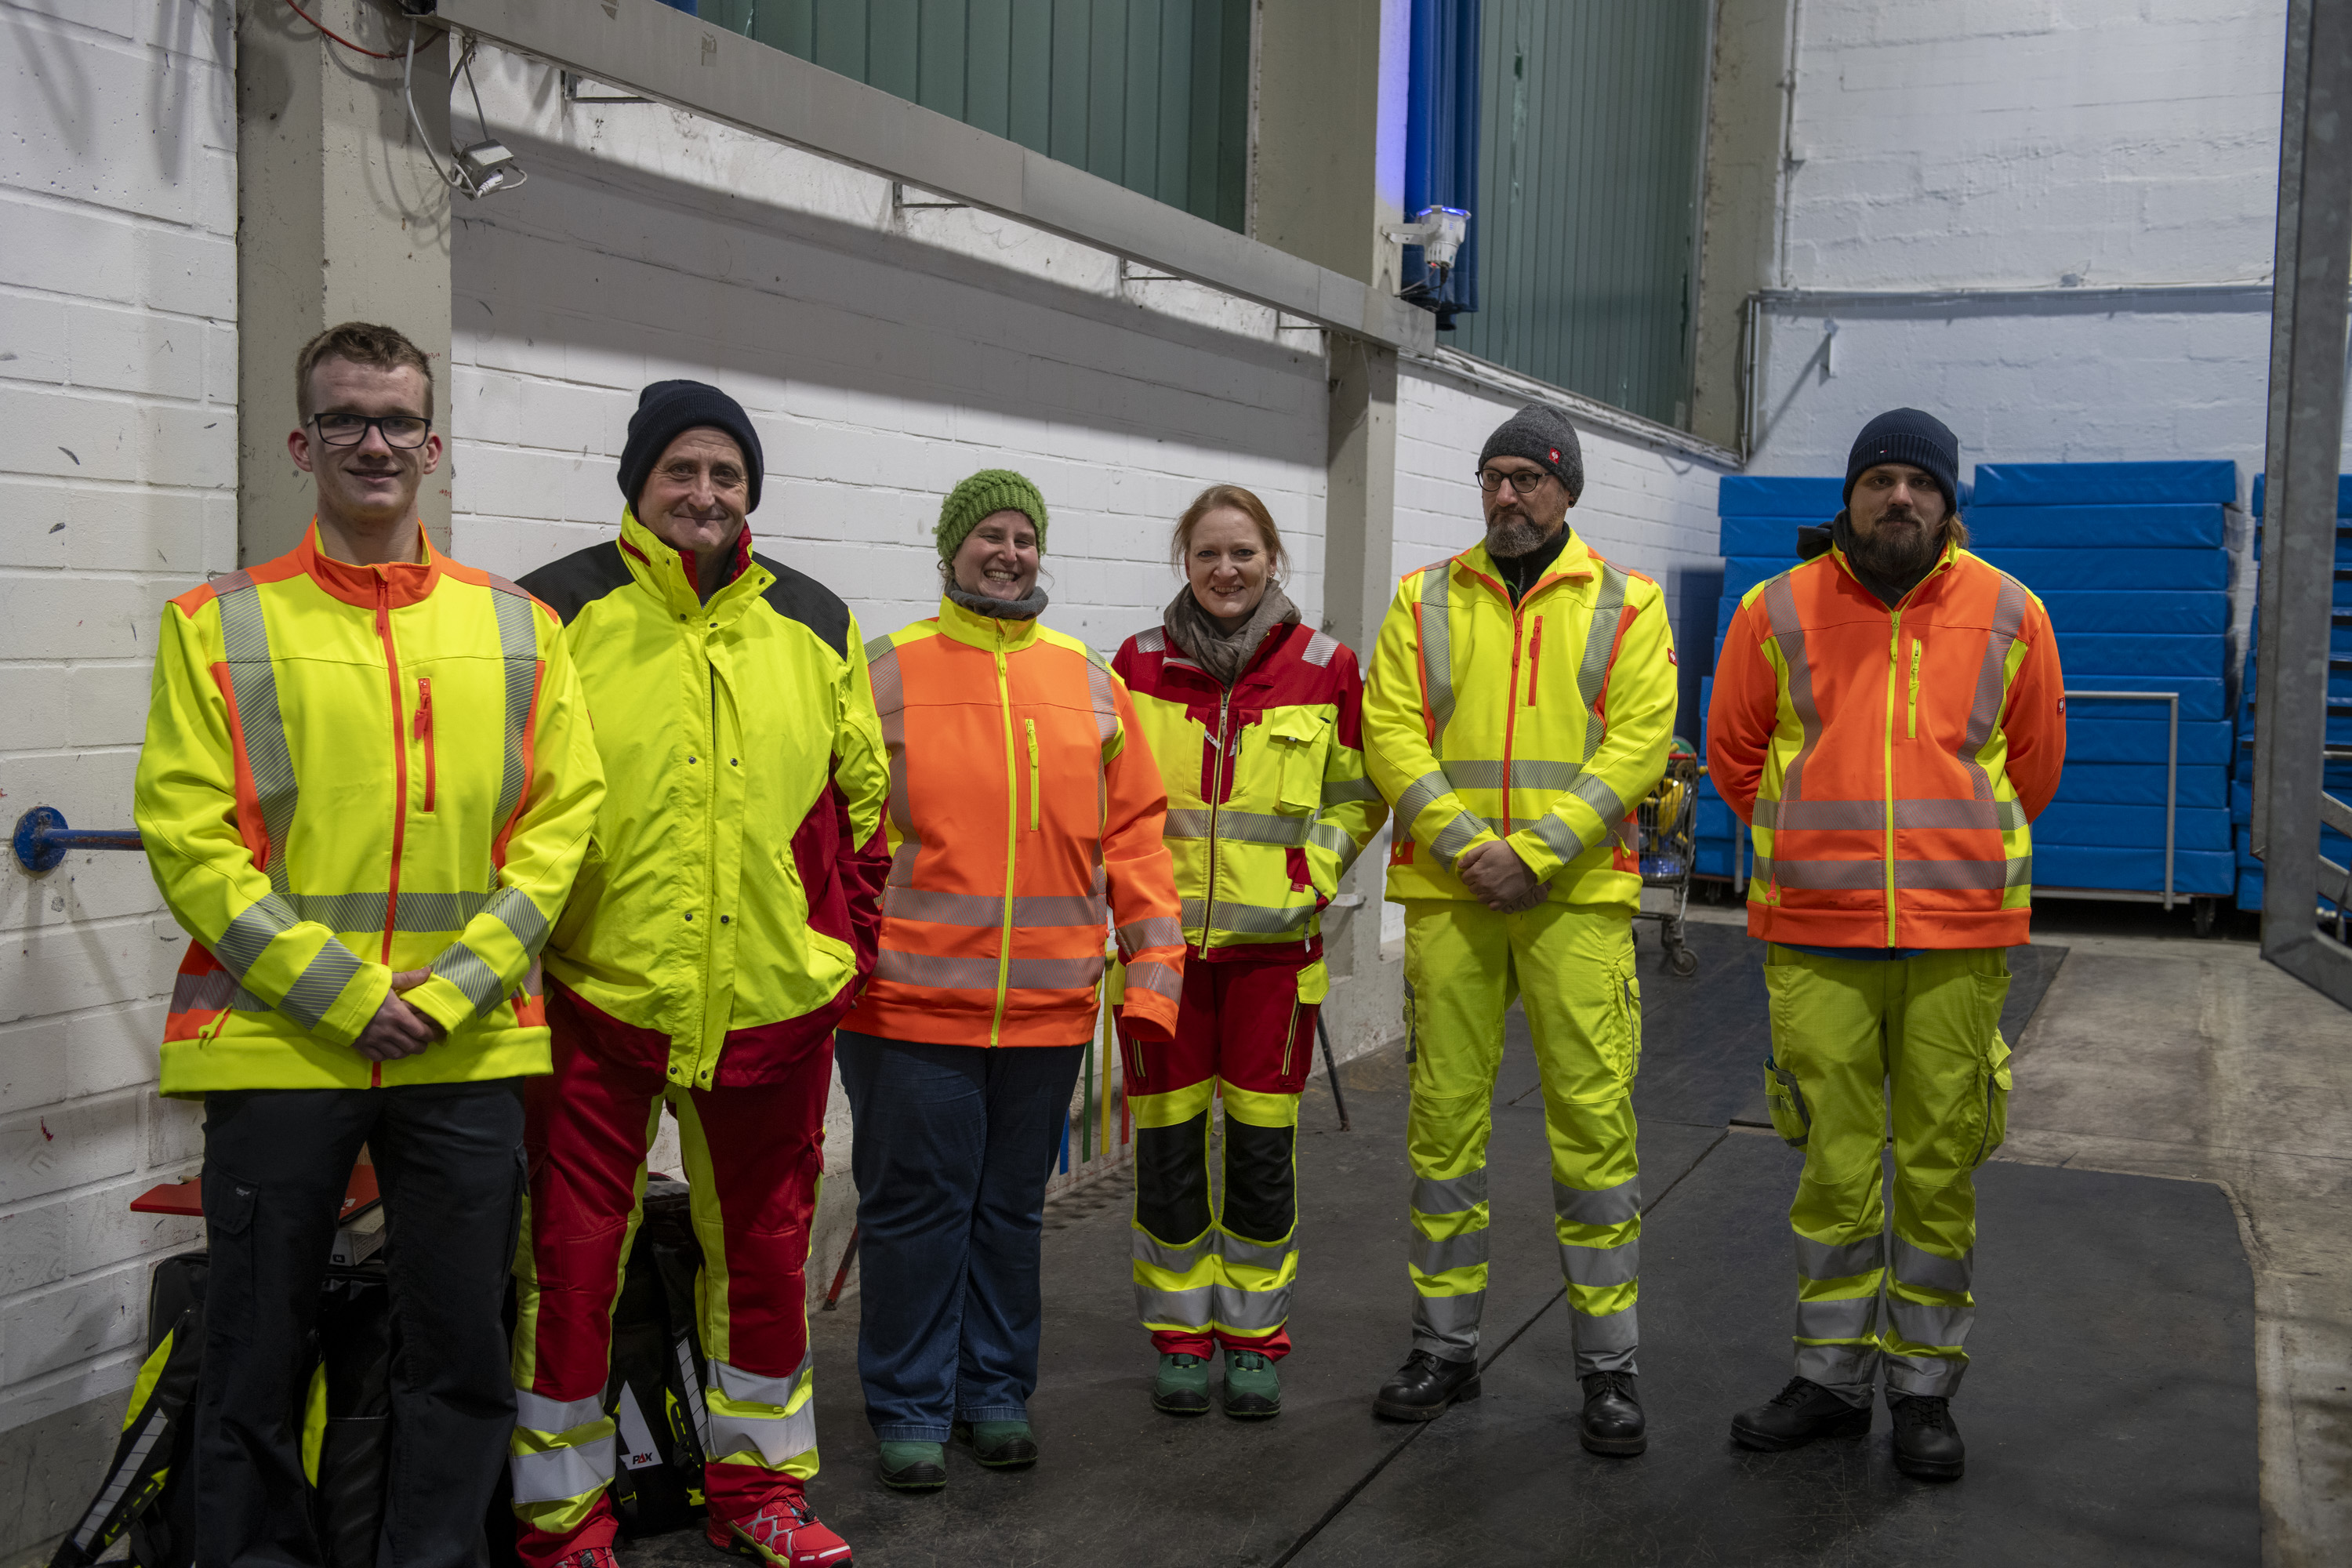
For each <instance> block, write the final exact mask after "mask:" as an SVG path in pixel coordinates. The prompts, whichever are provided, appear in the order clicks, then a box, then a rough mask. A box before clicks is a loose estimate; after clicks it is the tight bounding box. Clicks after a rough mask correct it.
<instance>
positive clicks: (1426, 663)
mask: <svg viewBox="0 0 2352 1568" xmlns="http://www.w3.org/2000/svg"><path fill="white" fill-rule="evenodd" d="M1453 575H1454V563H1453V561H1452V560H1451V559H1450V558H1449V559H1447V560H1444V561H1440V562H1438V563H1435V564H1434V565H1430V566H1424V567H1423V568H1422V569H1421V685H1422V689H1423V692H1425V693H1426V694H1427V697H1428V701H1429V727H1430V748H1431V750H1433V751H1434V750H1436V749H1437V746H1438V743H1439V742H1443V741H1444V739H1445V726H1447V725H1448V724H1451V723H1452V722H1454V635H1453V629H1452V628H1451V627H1449V626H1447V625H1446V622H1445V616H1446V597H1447V595H1446V584H1447V583H1448V582H1449V581H1450V580H1451V579H1452V578H1453Z"/></svg>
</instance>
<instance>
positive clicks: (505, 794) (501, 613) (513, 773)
mask: <svg viewBox="0 0 2352 1568" xmlns="http://www.w3.org/2000/svg"><path fill="white" fill-rule="evenodd" d="M490 602H491V604H492V605H494V606H495V607H496V609H497V613H498V619H499V655H500V656H501V657H502V658H504V659H505V661H506V686H507V704H506V708H507V713H506V718H507V732H506V742H507V749H506V767H505V771H504V772H503V773H501V774H500V775H499V812H498V815H497V816H494V817H492V818H491V819H490V821H491V825H492V826H491V829H490V832H491V836H492V837H497V835H498V834H499V833H501V832H503V831H504V830H505V828H506V825H507V822H508V821H509V819H510V818H511V817H512V816H514V814H515V813H516V812H517V811H519V810H520V809H521V807H522V786H523V780H524V779H525V778H526V777H528V776H529V774H530V700H531V698H532V696H533V695H534V694H535V693H536V692H537V690H538V687H539V628H538V627H537V626H534V625H533V624H532V621H531V616H532V615H533V613H534V612H533V611H532V609H531V605H530V595H528V594H525V593H524V592H523V591H522V590H521V589H520V588H513V587H511V586H509V588H507V589H493V590H492V592H491V594H490Z"/></svg>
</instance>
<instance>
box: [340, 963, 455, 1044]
mask: <svg viewBox="0 0 2352 1568" xmlns="http://www.w3.org/2000/svg"><path fill="white" fill-rule="evenodd" d="M432 978H433V972H432V971H431V970H429V969H404V970H402V971H401V972H400V973H397V974H395V975H394V976H393V977H392V994H390V995H389V996H386V997H385V998H384V999H383V1006H381V1007H378V1008H377V1009H376V1010H375V1016H374V1017H373V1018H370V1019H369V1020H368V1023H367V1027H366V1028H364V1029H362V1030H361V1031H360V1034H359V1038H357V1039H355V1040H353V1041H352V1050H354V1051H357V1052H358V1053H359V1054H360V1055H361V1056H363V1057H365V1058H367V1059H368V1060H370V1061H372V1062H389V1061H397V1060H398V1059H399V1058H402V1057H413V1056H419V1055H422V1054H423V1053H424V1051H425V1048H426V1047H429V1046H431V1045H432V1044H433V1043H434V1042H435V1041H436V1040H438V1039H440V1038H441V1036H442V1033H443V1031H442V1028H441V1026H440V1025H438V1024H436V1023H435V1022H434V1021H433V1020H432V1019H430V1018H428V1017H426V1016H425V1015H424V1014H423V1013H421V1012H419V1011H417V1010H416V1009H415V1007H413V1006H411V1005H408V1004H407V1003H406V1002H404V1001H403V1000H401V995H400V994H401V993H402V992H404V991H414V990H415V989H416V988H417V987H418V986H420V985H422V984H425V982H426V981H428V980H430V979H432Z"/></svg>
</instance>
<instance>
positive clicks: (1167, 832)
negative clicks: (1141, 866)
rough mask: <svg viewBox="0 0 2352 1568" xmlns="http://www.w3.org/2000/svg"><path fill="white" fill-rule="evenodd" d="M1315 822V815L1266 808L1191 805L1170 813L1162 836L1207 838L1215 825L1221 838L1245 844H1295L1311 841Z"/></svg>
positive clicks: (1216, 833)
mask: <svg viewBox="0 0 2352 1568" xmlns="http://www.w3.org/2000/svg"><path fill="white" fill-rule="evenodd" d="M1314 825H1315V819H1314V818H1313V817H1311V816H1273V815H1271V814H1269V813H1265V812H1257V811H1229V810H1226V809H1224V808H1223V807H1219V808H1218V809H1217V811H1216V812H1214V813H1213V814H1212V813H1210V812H1207V811H1195V810H1192V809H1190V808H1187V809H1185V810H1182V811H1171V812H1170V813H1169V814H1168V826H1166V827H1165V828H1164V829H1162V831H1161V837H1167V838H1207V837H1210V836H1211V830H1212V828H1213V829H1214V832H1215V837H1217V838H1218V839H1219V840H1221V841H1222V840H1225V839H1232V840H1233V841H1234V842H1236V843H1241V844H1284V845H1295V844H1304V843H1306V842H1307V829H1308V828H1310V827H1312V826H1314Z"/></svg>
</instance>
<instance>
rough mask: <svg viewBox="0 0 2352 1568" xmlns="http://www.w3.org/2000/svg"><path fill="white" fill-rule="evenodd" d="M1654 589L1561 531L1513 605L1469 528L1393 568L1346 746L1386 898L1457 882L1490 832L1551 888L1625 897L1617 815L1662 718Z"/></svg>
mask: <svg viewBox="0 0 2352 1568" xmlns="http://www.w3.org/2000/svg"><path fill="white" fill-rule="evenodd" d="M1674 651H1675V649H1674V634H1673V632H1672V631H1671V629H1669V627H1668V626H1667V625H1666V605H1665V595H1664V594H1663V593H1661V592H1660V591H1659V588H1658V585H1657V584H1655V583H1654V582H1652V581H1651V580H1650V579H1649V578H1647V577H1644V576H1643V575H1642V574H1640V573H1638V572H1628V571H1625V570H1624V569H1622V567H1619V566H1615V565H1612V563H1609V562H1607V561H1604V560H1602V559H1601V557H1600V556H1599V555H1597V554H1595V553H1593V552H1592V550H1591V547H1590V546H1588V545H1587V544H1586V543H1585V542H1584V540H1583V539H1582V538H1581V537H1580V536H1578V535H1574V534H1571V535H1570V538H1569V540H1568V542H1567V543H1566V544H1565V545H1563V546H1562V547H1561V550H1560V552H1559V558H1558V559H1557V560H1555V561H1554V562H1553V563H1551V565H1550V567H1549V569H1548V570H1546V572H1545V573H1544V574H1543V575H1542V576H1541V577H1540V578H1538V579H1537V581H1536V583H1535V584H1534V585H1533V586H1532V587H1530V588H1529V589H1528V591H1527V593H1526V595H1523V596H1522V597H1521V598H1520V600H1519V602H1518V603H1517V605H1514V604H1512V603H1511V595H1510V592H1509V590H1508V589H1507V588H1506V587H1505V586H1504V585H1503V580H1502V574H1501V572H1500V570H1499V569H1498V568H1497V567H1496V564H1495V562H1494V559H1493V557H1491V556H1489V555H1488V554H1487V553H1486V546H1485V545H1484V544H1475V545H1472V546H1471V547H1470V548H1469V549H1468V550H1465V551H1464V552H1462V553H1461V554H1459V555H1456V556H1454V558H1453V559H1452V560H1449V561H1440V562H1437V563H1434V564H1433V565H1429V566H1424V567H1423V568H1421V569H1420V570H1419V571H1416V572H1408V573H1406V574H1404V577H1403V579H1402V581H1401V582H1400V583H1399V584H1398V585H1397V595H1396V598H1395V600H1394V601H1393V602H1392V603H1391V605H1390V606H1389V613H1388V616H1387V618H1386V619H1385V620H1383V621H1382V622H1381V640H1380V645H1379V647H1377V648H1376V649H1375V650H1374V653H1373V656H1372V672H1371V676H1370V679H1368V680H1367V681H1366V682H1365V687H1364V763H1365V765H1366V767H1367V768H1368V769H1369V770H1370V773H1371V776H1372V782H1373V783H1375V784H1379V785H1380V787H1381V794H1382V795H1386V796H1387V797H1388V799H1389V803H1390V805H1392V806H1394V807H1395V809H1396V826H1397V832H1396V840H1395V843H1394V845H1393V846H1392V847H1391V850H1390V852H1389V886H1388V896H1389V897H1390V898H1391V899H1396V900H1405V899H1468V898H1470V897H1472V894H1471V892H1470V889H1468V888H1467V887H1466V886H1465V885H1464V883H1463V881H1462V879H1461V878H1460V877H1457V876H1455V875H1454V862H1455V861H1456V860H1458V859H1459V858H1461V855H1462V852H1463V851H1464V850H1465V849H1468V848H1469V847H1471V846H1473V845H1475V844H1483V843H1485V842H1486V841H1487V840H1488V839H1491V838H1497V837H1499V838H1501V839H1503V840H1504V841H1506V842H1507V843H1508V844H1509V845H1510V847H1511V848H1512V851H1513V852H1514V853H1516V854H1517V856H1518V858H1519V859H1520V860H1521V861H1523V862H1524V863H1525V864H1526V866H1527V868H1528V870H1530V871H1532V872H1534V873H1535V878H1536V880H1537V881H1538V882H1543V883H1548V884H1549V886H1550V889H1551V891H1550V893H1549V898H1550V899H1551V900H1552V901H1553V902H1555V903H1583V904H1611V903H1614V904H1625V905H1638V904H1639V903H1640V901H1641V897H1642V868H1641V862H1640V860H1639V858H1637V857H1636V856H1635V855H1634V853H1633V844H1632V839H1631V834H1632V830H1631V829H1630V828H1629V827H1628V826H1627V824H1626V820H1625V819H1626V816H1627V815H1628V814H1629V813H1631V812H1632V811H1633V807H1634V806H1635V805H1637V804H1639V803H1640V801H1641V799H1642V797H1643V795H1647V794H1649V793H1650V791H1651V789H1652V788H1653V787H1654V786H1655V784H1657V782H1658V780H1659V779H1660V778H1661V777H1662V776H1663V775H1664V773H1665V768H1666V745H1667V742H1668V740H1669V739H1670V736H1671V732H1672V731H1673V729H1674V723H1675V666H1674Z"/></svg>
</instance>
